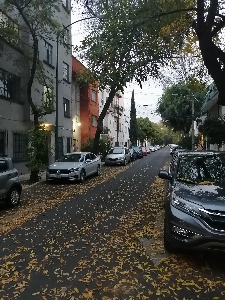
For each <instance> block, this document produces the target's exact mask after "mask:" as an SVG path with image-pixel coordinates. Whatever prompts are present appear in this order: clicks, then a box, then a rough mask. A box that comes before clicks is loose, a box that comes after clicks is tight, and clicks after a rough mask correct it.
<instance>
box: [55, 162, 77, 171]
mask: <svg viewBox="0 0 225 300" xmlns="http://www.w3.org/2000/svg"><path fill="white" fill-rule="evenodd" d="M81 165H82V163H81V162H55V163H54V164H51V165H50V166H49V169H57V170H60V169H71V168H78V167H80V166H81Z"/></svg>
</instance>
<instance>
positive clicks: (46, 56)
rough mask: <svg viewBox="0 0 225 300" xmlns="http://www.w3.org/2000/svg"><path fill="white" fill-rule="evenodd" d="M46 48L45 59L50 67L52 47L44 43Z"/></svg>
mask: <svg viewBox="0 0 225 300" xmlns="http://www.w3.org/2000/svg"><path fill="white" fill-rule="evenodd" d="M44 47H45V59H44V62H46V63H47V64H49V65H52V49H53V47H52V45H51V44H49V43H48V42H46V41H44Z"/></svg>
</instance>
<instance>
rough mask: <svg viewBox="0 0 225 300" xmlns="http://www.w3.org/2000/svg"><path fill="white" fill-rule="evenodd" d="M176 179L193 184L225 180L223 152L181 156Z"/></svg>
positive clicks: (224, 156)
mask: <svg viewBox="0 0 225 300" xmlns="http://www.w3.org/2000/svg"><path fill="white" fill-rule="evenodd" d="M176 179H177V180H178V181H181V182H189V183H194V184H196V183H197V184H210V183H214V182H225V154H217V155H184V156H181V157H180V159H179V161H178V165H177V176H176Z"/></svg>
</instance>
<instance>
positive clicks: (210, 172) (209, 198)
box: [158, 151, 225, 251]
mask: <svg viewBox="0 0 225 300" xmlns="http://www.w3.org/2000/svg"><path fill="white" fill-rule="evenodd" d="M158 176H159V177H160V178H162V179H166V181H165V199H164V201H165V202H164V203H165V205H164V206H165V218H164V246H165V248H166V250H167V251H174V250H176V249H179V248H186V249H199V250H201V249H202V250H217V251H218V250H225V205H224V201H225V152H213V151H187V152H178V153H177V156H176V157H174V158H173V162H172V163H171V164H170V168H169V170H160V171H159V174H158Z"/></svg>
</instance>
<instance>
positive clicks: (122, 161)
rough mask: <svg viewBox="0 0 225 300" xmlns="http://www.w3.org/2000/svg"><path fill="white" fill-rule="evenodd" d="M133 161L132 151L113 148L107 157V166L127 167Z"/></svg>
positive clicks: (124, 148)
mask: <svg viewBox="0 0 225 300" xmlns="http://www.w3.org/2000/svg"><path fill="white" fill-rule="evenodd" d="M130 161H131V155H130V151H129V150H128V148H126V147H114V148H111V149H110V150H109V152H108V154H107V155H106V158H105V165H106V166H107V165H124V166H125V165H126V164H127V163H129V162H130Z"/></svg>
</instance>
